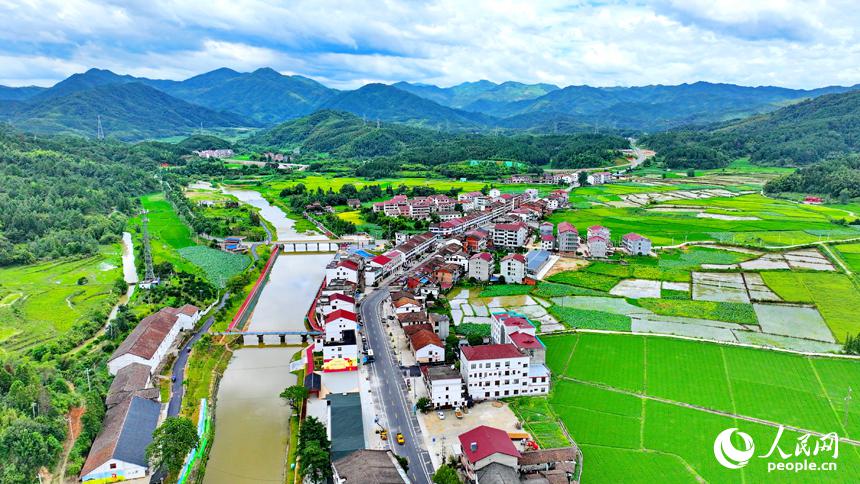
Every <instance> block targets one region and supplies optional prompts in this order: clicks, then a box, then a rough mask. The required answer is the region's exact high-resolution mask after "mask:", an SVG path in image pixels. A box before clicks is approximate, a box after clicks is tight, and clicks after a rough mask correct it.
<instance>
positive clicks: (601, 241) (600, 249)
mask: <svg viewBox="0 0 860 484" xmlns="http://www.w3.org/2000/svg"><path fill="white" fill-rule="evenodd" d="M587 243H588V253H589V255H590V256H591V257H598V258H603V257H606V253H607V251H608V249H609V241H608V240H607V239H606V238H605V237H603V236H600V235H594V236H592V237H589V238H588V241H587Z"/></svg>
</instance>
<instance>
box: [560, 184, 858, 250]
mask: <svg viewBox="0 0 860 484" xmlns="http://www.w3.org/2000/svg"><path fill="white" fill-rule="evenodd" d="M577 192H578V190H575V191H574V192H573V193H574V195H576V194H577ZM671 205H672V206H673V207H675V206H677V207H689V208H690V211H684V212H675V211H655V210H649V209H643V208H631V207H607V206H594V207H589V208H581V209H580V210H573V211H572V210H564V211H559V212H556V213H554V214H553V215H552V216H551V217H550V218H549V220H550V221H551V222H553V223H556V224H557V223H559V222H563V221H567V222H570V223H572V224H573V225H574V226H576V227H578V228H580V230H584V229H585V227H588V226H591V225H604V226H606V227H608V228H609V229H610V230H611V231H612V233H613V237H614V238H619V237H620V236H621V235H623V234H626V233H628V232H636V233H639V234H642V235H645V236H646V237H649V238H651V240H652V242H653V243H654V245H656V246H661V245H674V244H679V243H682V242H684V241H702V240H715V241H734V242H735V243H740V244H748V245H754V246H763V245H774V246H784V245H791V244H802V243H810V242H816V241H818V240H822V239H826V238H828V237H829V238H831V239H847V238H852V237H858V236H860V230H857V229H854V228H851V227H841V226H835V225H834V224H832V223H831V222H830V221H831V220H833V219H841V218H844V217H846V216H847V213H846V212H845V211H843V210H839V209H835V208H830V207H824V206H811V205H801V204H797V203H793V202H789V201H784V200H775V199H770V198H767V197H763V196H761V195H742V196H738V197H723V198H705V199H692V200H674V201H672V202H671ZM698 212H706V213H708V214H714V215H722V216H728V217H734V216H739V215H742V216H744V217H749V218H753V219H752V220H724V219H719V218H702V217H700V216H699V213H698Z"/></svg>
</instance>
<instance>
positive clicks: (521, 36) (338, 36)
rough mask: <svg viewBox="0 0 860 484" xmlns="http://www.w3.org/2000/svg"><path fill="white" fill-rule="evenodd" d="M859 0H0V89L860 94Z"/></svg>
mask: <svg viewBox="0 0 860 484" xmlns="http://www.w3.org/2000/svg"><path fill="white" fill-rule="evenodd" d="M858 22H860V9H858V8H857V5H856V3H855V2H854V1H826V0H814V1H790V0H655V1H644V0H641V1H611V0H609V1H597V2H588V1H580V2H576V1H574V2H561V1H531V2H519V1H504V0H501V1H466V2H464V1H461V0H460V1H433V2H417V1H398V0H390V1H377V2H368V1H360V0H358V1H350V2H342V1H340V2H337V1H328V0H317V1H303V0H293V1H265V0H210V1H202V0H201V1H198V0H189V1H182V2H178V1H169V0H140V1H139V0H127V1H112V0H99V1H96V0H27V1H26V2H24V1H21V0H0V27H2V28H0V84H5V85H15V86H20V85H29V84H36V85H51V84H53V83H55V82H57V81H58V80H61V79H63V78H65V77H67V76H68V75H70V74H73V73H75V72H82V71H85V70H87V69H89V68H91V67H99V68H104V69H111V70H113V71H115V72H117V73H123V74H132V75H137V76H146V77H153V78H166V79H184V78H187V77H190V76H192V75H195V74H199V73H202V72H205V71H208V70H212V69H215V68H218V67H230V68H233V69H236V70H240V71H250V70H253V69H256V68H258V67H263V66H269V67H272V68H274V69H276V70H278V71H280V72H282V73H285V74H302V75H305V76H308V77H312V78H314V79H317V80H319V81H320V82H322V83H324V84H326V85H329V86H332V87H337V88H353V87H358V86H360V85H363V84H366V83H368V82H386V83H390V82H396V81H400V80H405V81H411V82H424V83H433V84H438V85H443V86H447V85H453V84H457V83H460V82H463V81H474V80H478V79H489V80H492V81H496V82H502V81H506V80H516V81H521V82H549V83H554V84H558V85H561V86H567V85H574V84H589V85H596V86H616V85H625V86H629V85H645V84H678V83H682V82H695V81H699V80H704V81H711V82H730V83H736V84H744V85H779V86H787V87H798V88H812V87H819V86H823V85H831V84H842V85H850V84H855V83H858V82H860V34H858V29H856V28H855V26H856V25H858Z"/></svg>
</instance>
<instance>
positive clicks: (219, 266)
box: [179, 245, 251, 288]
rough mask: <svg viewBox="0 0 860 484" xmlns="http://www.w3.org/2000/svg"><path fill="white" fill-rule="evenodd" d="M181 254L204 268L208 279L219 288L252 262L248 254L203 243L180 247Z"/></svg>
mask: <svg viewBox="0 0 860 484" xmlns="http://www.w3.org/2000/svg"><path fill="white" fill-rule="evenodd" d="M179 255H181V256H182V257H184V258H185V259H187V260H188V261H189V262H191V263H192V264H194V265H196V266H197V267H199V268H200V269H201V270H203V273H204V274H205V275H206V279H207V280H209V282H211V283H212V284H214V285H215V286H216V287H219V288H224V287H226V285H227V281H228V280H229V279H230V278H231V277H233V276H235V275H236V274H239V273H240V272H242V271H243V270H245V268H246V267H248V264H249V263H250V262H251V261H250V259H249V258H248V256H246V255H241V254H230V253H227V252H224V251H221V250H218V249H213V248H211V247H204V246H201V245H196V246H193V247H183V248H181V249H179Z"/></svg>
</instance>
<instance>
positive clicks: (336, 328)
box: [325, 309, 358, 341]
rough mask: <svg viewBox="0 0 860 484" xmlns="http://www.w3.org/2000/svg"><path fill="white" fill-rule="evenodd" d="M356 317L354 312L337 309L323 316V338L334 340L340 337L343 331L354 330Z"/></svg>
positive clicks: (356, 321) (356, 323) (356, 322)
mask: <svg viewBox="0 0 860 484" xmlns="http://www.w3.org/2000/svg"><path fill="white" fill-rule="evenodd" d="M357 325H358V317H357V316H356V315H355V313H353V312H350V311H346V310H343V309H338V310H337V311H333V312H331V313H330V314H329V315H328V316H326V317H325V339H326V341H334V340H339V339H341V338H342V334H343V332H345V331H355V329H356V327H357Z"/></svg>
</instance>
